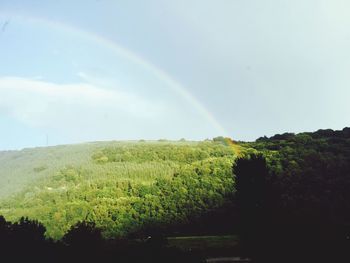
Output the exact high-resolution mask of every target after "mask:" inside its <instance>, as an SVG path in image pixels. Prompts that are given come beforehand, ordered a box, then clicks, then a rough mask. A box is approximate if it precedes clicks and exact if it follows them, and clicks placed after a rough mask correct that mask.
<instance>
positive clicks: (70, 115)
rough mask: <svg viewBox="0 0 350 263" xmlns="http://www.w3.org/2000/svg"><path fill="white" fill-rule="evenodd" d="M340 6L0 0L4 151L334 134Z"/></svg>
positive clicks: (344, 119) (344, 103)
mask: <svg viewBox="0 0 350 263" xmlns="http://www.w3.org/2000/svg"><path fill="white" fill-rule="evenodd" d="M349 11H350V2H349V1H346V0H328V1H325V0H308V1H302V0H295V1H290V0H266V1H260V0H216V1H212V0H200V1H199V0H198V1H197V0H176V1H174V0H173V1H168V0H145V1H136V0H129V1H116V0H113V1H112V0H111V1H108V0H91V1H88V0H84V1H82V0H75V1H71V0H62V1H44V0H43V1H40V0H26V1H24V0H22V1H17V0H1V1H0V138H1V139H0V150H9V149H21V148H24V147H37V146H46V145H57V144H68V143H80V142H87V141H101V140H138V139H150V140H151V139H152V140H155V139H160V138H166V139H173V140H177V139H180V138H186V139H189V140H203V139H206V138H212V137H215V136H220V135H222V136H229V137H231V138H233V139H234V140H255V139H256V138H258V137H260V136H264V135H267V136H271V135H273V134H276V133H283V132H302V131H315V130H318V129H321V128H323V129H325V128H332V129H342V128H343V127H345V126H349V116H350V104H349V98H350V87H349V84H350V74H349V69H350V49H349V46H350V16H349V15H348V14H349Z"/></svg>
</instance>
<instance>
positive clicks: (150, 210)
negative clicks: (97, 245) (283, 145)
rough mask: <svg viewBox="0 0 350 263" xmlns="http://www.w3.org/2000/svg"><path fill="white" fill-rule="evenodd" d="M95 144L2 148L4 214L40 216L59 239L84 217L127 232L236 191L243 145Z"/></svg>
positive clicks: (112, 232) (113, 232) (184, 214)
mask: <svg viewBox="0 0 350 263" xmlns="http://www.w3.org/2000/svg"><path fill="white" fill-rule="evenodd" d="M228 142H229V141H228V140H225V139H221V140H216V141H205V142H186V141H179V142H171V141H164V140H160V141H154V142H145V141H138V142H136V141H134V142H116V141H115V142H96V143H87V144H78V145H65V146H56V147H46V148H35V149H24V150H22V151H10V152H1V153H0V167H1V171H0V185H1V187H0V196H1V200H0V214H2V215H4V216H5V217H6V219H7V220H12V221H16V220H18V219H19V218H20V217H22V216H27V217H29V218H32V219H37V220H39V221H40V222H42V223H43V224H44V225H45V227H46V228H47V232H46V236H47V237H52V238H55V239H59V238H61V237H62V236H63V234H64V233H65V232H66V231H67V230H69V229H70V227H71V226H72V225H74V224H75V223H77V222H78V221H82V220H87V221H93V222H95V223H96V226H97V227H100V228H102V230H103V234H104V235H105V236H106V237H120V236H125V235H127V234H130V233H133V232H136V231H139V230H140V229H141V228H145V227H152V226H155V225H161V224H164V223H166V224H172V223H175V222H177V223H178V222H187V221H188V220H189V217H191V216H193V215H196V214H197V215H198V214H201V213H203V212H205V211H207V210H208V209H212V208H215V207H217V206H220V205H221V204H222V202H223V201H224V198H225V196H226V195H227V194H229V193H231V192H232V191H233V178H232V170H231V169H232V168H231V167H232V163H233V160H234V158H235V156H236V155H237V149H238V148H239V147H238V146H235V147H232V142H231V143H228Z"/></svg>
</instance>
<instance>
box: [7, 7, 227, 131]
mask: <svg viewBox="0 0 350 263" xmlns="http://www.w3.org/2000/svg"><path fill="white" fill-rule="evenodd" d="M0 17H7V18H10V19H11V20H13V19H18V20H25V21H26V22H29V23H32V24H40V25H43V24H44V25H46V26H48V27H50V28H52V29H54V30H59V31H63V32H65V33H71V34H74V35H75V36H79V37H81V38H84V39H87V40H89V41H91V42H93V43H96V44H98V45H100V46H101V47H104V48H106V49H108V50H110V51H111V52H113V53H114V54H115V55H117V56H121V57H123V58H125V59H127V60H129V61H131V62H133V63H135V64H136V65H139V66H141V67H143V68H144V69H146V70H148V71H149V72H151V73H152V74H153V75H154V76H156V77H157V78H158V79H159V80H161V81H162V82H164V83H165V84H167V86H169V87H170V88H171V89H172V90H173V91H174V92H175V93H177V94H178V95H179V96H181V97H182V98H183V99H184V100H185V101H187V102H188V103H190V104H191V105H192V106H193V107H194V108H195V109H196V110H197V111H198V112H199V113H200V114H201V115H202V116H203V117H205V118H206V119H207V120H208V121H209V123H211V125H213V127H214V128H215V129H216V130H217V132H219V133H220V135H223V136H227V134H228V132H227V131H226V130H225V128H224V127H223V126H222V125H221V124H220V123H219V122H218V121H217V120H216V119H215V117H214V115H213V114H212V113H211V112H209V111H208V110H207V109H206V108H205V107H204V105H203V104H202V103H201V102H200V101H198V100H197V99H196V98H195V97H194V96H193V95H192V94H191V93H190V92H189V91H188V90H186V88H185V87H184V86H183V85H181V84H180V83H179V82H178V81H176V80H174V79H173V78H172V77H171V76H169V74H167V73H166V72H164V71H163V70H162V69H160V68H159V67H157V66H155V65H154V64H152V63H151V62H149V61H147V60H145V59H144V58H142V57H141V56H140V55H138V54H135V53H134V52H132V51H130V50H129V49H127V48H125V47H122V46H121V45H119V44H118V43H116V42H114V41H112V40H110V39H109V38H107V37H105V36H102V35H99V34H96V33H95V32H90V31H87V30H85V29H81V28H77V27H74V26H72V25H70V24H67V23H63V22H61V21H54V20H50V19H48V18H43V17H34V16H30V15H27V14H25V15H23V14H20V15H19V14H13V13H9V12H6V13H1V12H0Z"/></svg>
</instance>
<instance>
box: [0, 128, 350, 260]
mask: <svg viewBox="0 0 350 263" xmlns="http://www.w3.org/2000/svg"><path fill="white" fill-rule="evenodd" d="M82 149H85V151H84V153H82V152H81V150H82ZM65 151H67V153H69V154H70V156H74V155H76V156H80V157H79V158H78V159H79V160H78V159H77V161H74V158H72V159H68V161H67V162H66V161H64V160H67V159H64V157H62V156H63V155H62V156H61V154H62V153H64V152H65ZM24 152H25V153H24ZM24 152H9V153H2V155H0V156H2V159H1V160H3V161H4V160H5V161H6V165H7V167H11V166H12V167H14V166H15V165H18V166H20V164H21V161H24V160H28V158H33V156H38V155H41V156H45V152H46V153H50V154H51V156H55V158H57V159H58V160H50V161H47V162H44V161H43V160H40V159H36V158H35V161H32V162H29V161H24V163H26V166H24V167H25V169H30V171H31V172H30V173H29V175H31V176H29V177H28V178H27V179H26V180H27V181H26V184H17V185H16V184H15V183H13V191H12V192H11V193H6V194H3V197H2V199H1V202H0V214H2V215H4V217H5V219H6V221H5V219H3V220H4V222H8V221H11V222H12V223H6V224H5V223H3V225H4V224H5V225H7V228H6V229H10V230H11V229H13V226H15V229H16V226H17V225H18V224H19V225H20V224H26V222H27V223H28V222H32V221H28V219H23V217H28V218H29V219H32V220H38V222H37V221H34V222H36V223H35V224H34V225H36V226H37V225H38V224H39V225H40V226H42V227H39V229H40V231H41V232H40V233H41V236H42V237H43V238H44V236H45V238H46V240H51V241H50V242H54V244H56V243H55V240H60V241H59V242H63V243H62V244H69V240H78V241H76V243H75V244H78V243H81V236H83V237H84V233H85V232H84V231H83V232H82V233H83V234H82V233H81V232H79V229H80V228H81V227H82V228H83V230H84V227H85V231H87V233H88V235H90V236H91V235H92V236H93V237H94V235H97V237H96V236H95V237H96V239H97V240H100V239H101V240H109V241H108V242H109V243H108V244H109V245H108V246H112V247H114V245H115V243H113V242H119V241H118V240H141V241H142V240H143V241H144V240H146V239H147V237H153V240H158V241H157V242H158V243H157V242H156V244H157V245H156V247H157V249H158V250H159V249H161V247H162V249H163V248H165V247H164V246H160V244H163V245H164V244H165V243H166V241H165V240H166V239H164V238H165V237H168V236H176V235H178V236H181V235H184V236H186V235H193V234H195V235H208V234H211V235H228V234H229V235H237V237H239V242H238V245H237V249H236V250H235V252H234V253H238V254H239V255H243V256H248V257H250V258H252V259H254V260H255V261H256V262H316V261H317V262H325V261H327V262H330V261H332V260H335V259H337V260H338V261H337V262H340V259H347V260H350V256H349V252H348V251H349V249H350V247H349V245H350V244H349V243H350V209H349V208H350V207H349V206H350V191H349V189H350V128H344V129H343V130H341V131H333V130H319V131H316V132H305V133H299V134H293V133H285V134H278V135H275V136H272V137H270V138H267V137H261V138H259V139H257V140H256V141H255V142H238V143H237V142H233V141H232V140H231V139H228V138H223V137H218V138H214V139H213V140H206V141H203V142H187V141H183V140H182V141H178V142H170V141H164V140H161V141H157V142H145V141H138V142H110V143H106V142H105V143H94V144H87V145H76V146H64V147H63V146H60V147H57V148H55V147H52V148H42V149H31V150H25V151H24ZM28 153H30V154H28ZM16 156H17V157H16ZM60 156H61V157H60ZM49 159H50V158H47V157H46V159H45V160H49ZM1 160H0V161H1ZM6 165H4V167H6ZM21 169H24V168H23V167H22V168H21ZM23 176H25V175H23ZM20 218H22V219H20ZM18 220H20V221H18ZM26 220H27V221H26ZM16 222H19V223H16ZM39 222H40V223H39ZM16 224H17V225H16ZM41 224H42V225H41ZM77 229H78V230H77ZM6 231H7V230H6ZM96 231H97V232H96ZM96 233H97V234H96ZM85 234H86V233H85ZM76 236H78V238H77V237H76ZM79 237H80V239H79ZM155 237H158V238H155ZM45 238H44V239H45ZM49 238H52V239H49ZM83 239H84V238H83ZM93 239H94V238H93ZM67 240H68V242H67ZM143 241H142V242H141V243H139V244H142V245H141V247H142V249H141V248H140V249H141V250H142V251H145V250H143V249H144V248H145V247H148V246H149V243H148V242H143ZM91 242H92V243H93V242H94V241H91ZM99 242H100V241H99ZM101 242H102V241H101ZM57 244H61V243H57ZM110 244H113V245H110ZM118 244H119V243H118ZM154 244H155V243H153V245H154ZM80 245H81V244H80ZM119 245H120V244H119ZM153 245H152V246H153ZM108 246H107V247H108ZM77 247H79V246H77ZM131 247H132V245H131ZM129 248H130V246H129V245H128V249H129ZM153 248H154V247H153ZM128 249H126V250H125V251H129V250H128ZM146 250H147V249H146ZM159 251H161V250H159ZM164 251H166V252H165V254H166V253H175V254H178V255H180V254H181V253H180V252H179V251H178V252H174V251H172V252H170V250H164ZM187 252H188V251H187ZM191 253H192V254H191ZM191 253H190V254H186V255H185V256H184V257H186V260H187V259H188V260H189V262H195V261H196V260H199V259H200V256H198V255H196V254H195V251H192V252H191ZM192 256H194V257H192ZM197 256H198V257H197ZM174 258H175V257H174ZM163 260H164V259H163ZM181 261H183V262H185V258H181V260H180V259H179V262H181Z"/></svg>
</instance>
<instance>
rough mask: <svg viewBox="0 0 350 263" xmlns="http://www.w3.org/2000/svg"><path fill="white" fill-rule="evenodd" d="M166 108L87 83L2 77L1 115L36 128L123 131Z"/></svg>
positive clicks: (0, 88) (119, 90)
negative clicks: (61, 82)
mask: <svg viewBox="0 0 350 263" xmlns="http://www.w3.org/2000/svg"><path fill="white" fill-rule="evenodd" d="M163 112H164V106H163V104H162V103H160V102H157V101H150V100H146V99H144V98H142V97H140V96H137V94H133V93H130V92H127V91H125V90H121V89H106V88H101V87H98V86H96V85H94V84H91V83H87V82H80V83H72V84H57V83H52V82H47V81H44V80H41V79H39V80H38V79H26V78H19V77H0V114H2V115H4V114H5V115H7V116H10V117H12V118H14V119H15V120H17V121H20V122H22V123H24V124H26V125H29V126H30V127H34V128H48V129H56V130H59V131H62V132H65V133H68V134H69V133H71V132H73V133H81V132H85V131H86V130H87V129H88V130H89V131H90V132H91V131H98V130H111V131H114V132H115V131H116V130H122V129H123V128H121V127H122V126H126V125H128V123H129V124H130V123H132V122H143V121H144V122H145V121H148V122H149V121H151V122H152V121H154V120H155V119H159V118H161V116H162V114H163Z"/></svg>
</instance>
